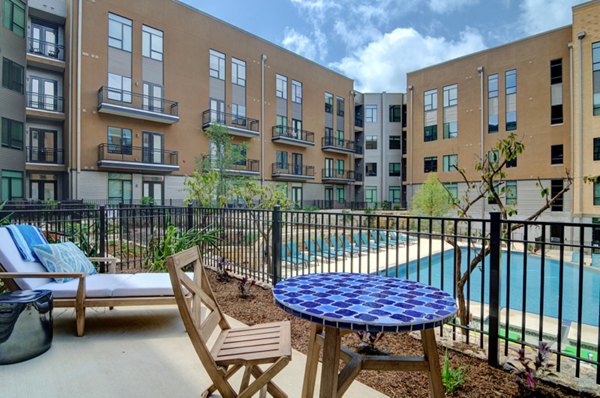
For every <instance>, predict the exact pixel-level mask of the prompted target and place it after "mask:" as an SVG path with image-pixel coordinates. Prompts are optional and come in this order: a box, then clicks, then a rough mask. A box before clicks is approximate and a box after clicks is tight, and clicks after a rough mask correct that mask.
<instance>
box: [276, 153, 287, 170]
mask: <svg viewBox="0 0 600 398" xmlns="http://www.w3.org/2000/svg"><path fill="white" fill-rule="evenodd" d="M275 156H276V157H275V159H276V162H277V168H279V169H287V168H288V153H287V152H285V151H277V153H276V155H275Z"/></svg>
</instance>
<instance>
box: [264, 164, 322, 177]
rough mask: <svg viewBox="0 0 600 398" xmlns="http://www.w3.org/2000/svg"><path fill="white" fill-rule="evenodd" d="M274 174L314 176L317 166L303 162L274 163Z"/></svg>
mask: <svg viewBox="0 0 600 398" xmlns="http://www.w3.org/2000/svg"><path fill="white" fill-rule="evenodd" d="M272 174H273V175H278V174H286V175H295V176H305V177H314V176H315V166H304V165H302V164H293V163H273V165H272Z"/></svg>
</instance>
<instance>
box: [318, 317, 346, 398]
mask: <svg viewBox="0 0 600 398" xmlns="http://www.w3.org/2000/svg"><path fill="white" fill-rule="evenodd" d="M341 342H342V340H341V335H340V330H339V329H337V328H333V327H330V326H325V341H324V343H323V369H322V371H321V393H320V394H319V396H320V397H321V398H337V388H338V376H339V373H338V369H339V366H340V344H341Z"/></svg>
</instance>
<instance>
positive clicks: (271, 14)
mask: <svg viewBox="0 0 600 398" xmlns="http://www.w3.org/2000/svg"><path fill="white" fill-rule="evenodd" d="M182 1H184V2H185V3H188V4H190V5H192V6H194V7H196V8H198V9H200V10H202V11H204V12H206V13H208V14H210V15H213V16H215V17H216V18H219V19H222V20H224V21H226V22H229V23H231V24H233V25H235V26H237V27H239V28H241V29H244V30H246V31H248V32H250V33H253V34H255V35H257V36H259V37H262V38H264V39H266V40H268V41H270V42H272V43H275V44H277V45H280V46H282V47H285V48H287V49H289V50H291V51H294V52H296V53H298V54H300V55H302V56H304V57H306V58H309V59H312V60H313V61H315V62H318V63H320V64H322V65H324V66H327V67H329V68H331V69H334V70H336V71H338V72H340V73H342V74H344V75H346V76H348V77H350V78H352V79H354V80H355V87H356V88H357V89H358V90H360V91H363V92H379V91H387V92H397V91H402V92H403V91H405V87H406V73H407V72H410V71H412V70H416V69H420V68H423V67H425V66H429V65H433V64H436V63H439V62H442V61H445V60H448V59H452V58H456V57H459V56H461V55H465V54H469V53H472V52H475V51H478V50H482V49H485V48H489V47H495V46H498V45H500V44H504V43H507V42H510V41H513V40H517V39H520V38H523V37H526V36H529V35H532V34H536V33H540V32H544V31H547V30H550V29H554V28H557V27H560V26H564V25H568V24H570V23H571V7H572V5H574V4H579V3H581V2H582V0H182Z"/></svg>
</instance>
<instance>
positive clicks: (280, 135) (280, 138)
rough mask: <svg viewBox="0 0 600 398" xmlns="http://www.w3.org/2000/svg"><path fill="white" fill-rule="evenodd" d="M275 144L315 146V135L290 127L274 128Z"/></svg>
mask: <svg viewBox="0 0 600 398" xmlns="http://www.w3.org/2000/svg"><path fill="white" fill-rule="evenodd" d="M271 141H273V142H279V143H281V144H288V145H296V146H303V147H308V146H315V133H313V132H312V131H306V130H298V129H294V128H292V127H288V126H273V138H272V139H271Z"/></svg>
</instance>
